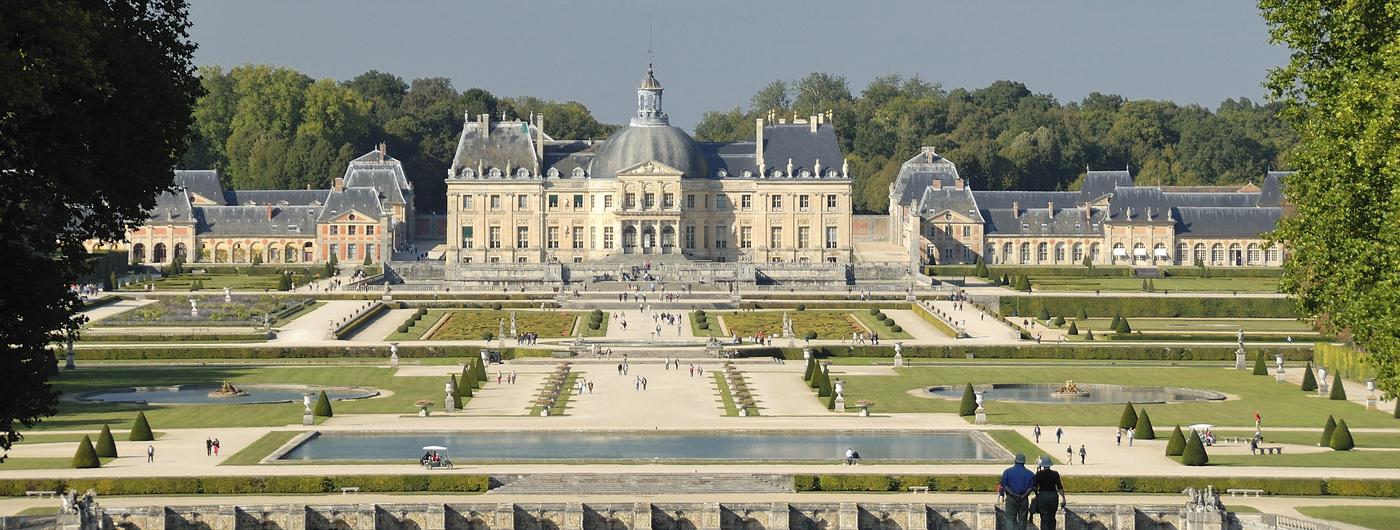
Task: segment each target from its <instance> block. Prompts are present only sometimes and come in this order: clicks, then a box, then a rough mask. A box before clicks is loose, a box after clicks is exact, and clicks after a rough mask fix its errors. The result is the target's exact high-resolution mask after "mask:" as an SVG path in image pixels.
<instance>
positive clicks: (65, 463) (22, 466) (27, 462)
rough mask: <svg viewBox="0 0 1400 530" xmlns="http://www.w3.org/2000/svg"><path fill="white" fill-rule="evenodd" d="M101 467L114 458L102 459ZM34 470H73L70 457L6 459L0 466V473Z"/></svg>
mask: <svg viewBox="0 0 1400 530" xmlns="http://www.w3.org/2000/svg"><path fill="white" fill-rule="evenodd" d="M101 460H102V465H104V466H105V465H107V464H110V463H112V461H113V460H116V459H115V458H103V459H101ZM35 469H73V458H72V457H57V456H56V457H52V458H49V457H43V458H14V457H8V458H6V459H5V463H3V464H0V471H30V470H35Z"/></svg>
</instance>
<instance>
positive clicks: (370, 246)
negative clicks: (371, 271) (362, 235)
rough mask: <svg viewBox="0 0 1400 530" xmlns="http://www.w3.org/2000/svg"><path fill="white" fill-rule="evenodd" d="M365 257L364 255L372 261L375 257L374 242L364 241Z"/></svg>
mask: <svg viewBox="0 0 1400 530" xmlns="http://www.w3.org/2000/svg"><path fill="white" fill-rule="evenodd" d="M365 257H366V258H369V260H370V261H374V260H375V257H374V243H365Z"/></svg>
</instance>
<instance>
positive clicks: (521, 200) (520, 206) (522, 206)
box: [515, 193, 530, 210]
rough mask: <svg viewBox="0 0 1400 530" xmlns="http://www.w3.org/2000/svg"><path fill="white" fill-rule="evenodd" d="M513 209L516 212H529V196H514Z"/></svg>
mask: <svg viewBox="0 0 1400 530" xmlns="http://www.w3.org/2000/svg"><path fill="white" fill-rule="evenodd" d="M515 209H517V210H529V209H530V196H528V195H525V194H523V193H522V194H520V195H516V196H515Z"/></svg>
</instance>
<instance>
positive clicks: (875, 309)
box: [870, 307, 880, 315]
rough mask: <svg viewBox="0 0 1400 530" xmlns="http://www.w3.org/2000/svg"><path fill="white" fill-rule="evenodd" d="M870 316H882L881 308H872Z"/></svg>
mask: <svg viewBox="0 0 1400 530" xmlns="http://www.w3.org/2000/svg"><path fill="white" fill-rule="evenodd" d="M870 314H871V315H878V314H880V308H878V307H872V308H870Z"/></svg>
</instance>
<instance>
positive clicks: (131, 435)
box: [126, 411, 156, 442]
mask: <svg viewBox="0 0 1400 530" xmlns="http://www.w3.org/2000/svg"><path fill="white" fill-rule="evenodd" d="M126 439H127V440H130V441H133V442H149V441H152V440H155V439H156V435H155V433H153V432H151V424H150V423H147V422H146V412H145V411H137V412H136V421H134V422H132V424H131V431H129V432H127V434H126Z"/></svg>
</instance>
